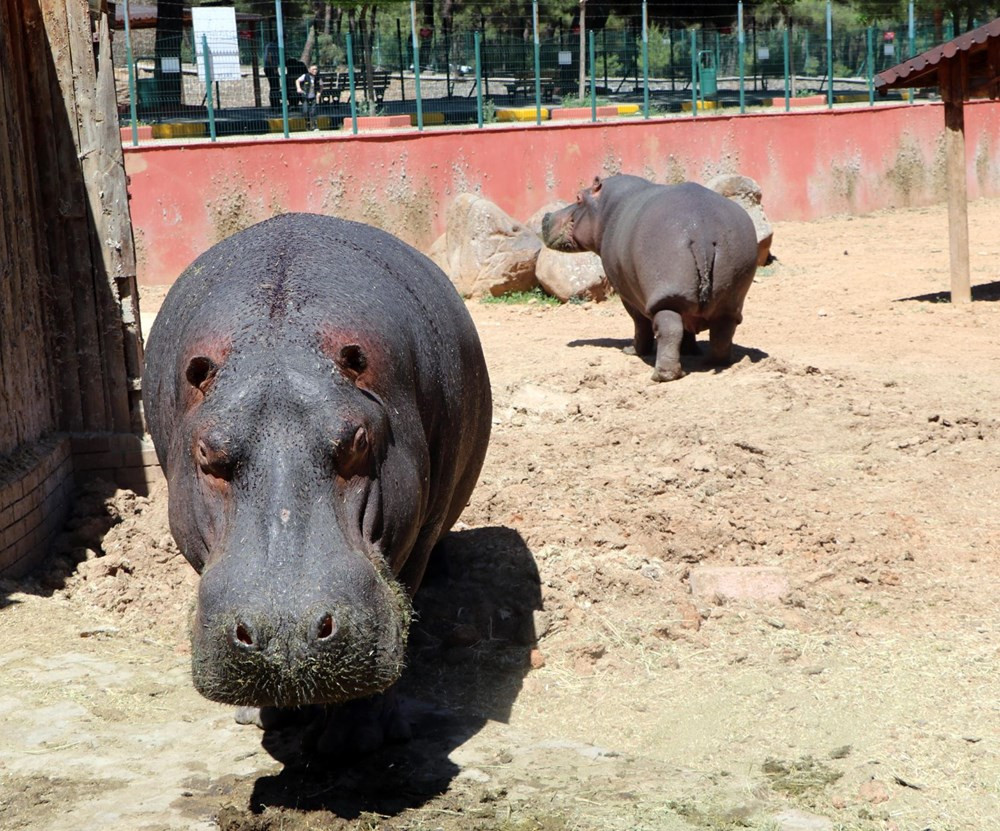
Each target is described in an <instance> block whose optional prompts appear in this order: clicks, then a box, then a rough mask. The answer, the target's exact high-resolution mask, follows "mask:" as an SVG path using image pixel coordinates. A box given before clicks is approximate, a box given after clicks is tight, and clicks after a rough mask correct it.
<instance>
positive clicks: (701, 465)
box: [687, 452, 715, 473]
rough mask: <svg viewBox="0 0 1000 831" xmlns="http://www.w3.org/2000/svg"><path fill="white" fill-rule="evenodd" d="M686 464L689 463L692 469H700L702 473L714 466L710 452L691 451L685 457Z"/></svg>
mask: <svg viewBox="0 0 1000 831" xmlns="http://www.w3.org/2000/svg"><path fill="white" fill-rule="evenodd" d="M687 461H688V464H689V465H691V469H692V470H697V471H701V472H702V473H708V472H709V471H710V470H712V469H713V468H714V467H715V459H714V458H712V455H711V454H710V453H705V452H695V453H692V454H691V455H690V456H688V458H687Z"/></svg>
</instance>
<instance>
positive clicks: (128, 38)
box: [122, 0, 139, 147]
mask: <svg viewBox="0 0 1000 831" xmlns="http://www.w3.org/2000/svg"><path fill="white" fill-rule="evenodd" d="M123 5H124V8H123V9H122V12H123V14H124V15H125V63H127V64H128V100H129V121H131V123H132V146H133V147H136V146H138V144H139V124H138V116H137V113H136V101H135V91H136V90H135V61H134V60H132V30H131V29H130V28H129V20H128V16H129V15H128V0H124V4H123Z"/></svg>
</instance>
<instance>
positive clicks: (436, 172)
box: [125, 102, 1000, 284]
mask: <svg viewBox="0 0 1000 831" xmlns="http://www.w3.org/2000/svg"><path fill="white" fill-rule="evenodd" d="M943 127H944V114H943V112H942V108H941V106H940V105H937V104H917V105H912V106H908V105H902V106H880V107H876V108H867V107H859V108H854V109H849V110H835V111H834V112H832V113H828V112H825V111H822V112H805V113H803V112H793V113H788V114H785V113H782V112H778V113H767V114H760V115H756V114H755V115H743V116H717V117H704V118H697V119H662V120H650V121H643V120H642V119H639V120H630V121H626V122H614V123H601V124H597V125H590V124H584V125H579V124H578V125H569V126H567V125H561V124H547V125H543V126H542V127H536V126H534V125H532V126H530V127H517V126H514V127H497V128H491V129H486V130H475V129H472V130H458V129H455V130H431V131H427V132H425V133H423V134H420V133H418V132H417V131H416V130H413V131H411V132H407V133H404V134H392V135H379V136H364V135H360V136H350V135H349V134H348V135H344V136H341V135H339V134H328V135H324V136H322V137H320V138H306V137H302V138H299V139H296V140H294V141H287V140H284V139H276V140H259V141H253V142H249V141H241V142H229V141H226V142H219V143H217V144H214V145H213V144H210V143H207V142H200V143H197V144H187V145H182V146H178V145H173V146H156V145H148V146H140V147H139V148H131V147H127V148H126V157H125V158H126V167H127V170H128V172H129V174H130V177H131V193H132V203H131V205H132V217H133V222H134V223H135V230H136V245H137V250H138V255H139V280H140V282H142V283H146V284H161V283H170V282H172V281H173V280H174V279H175V278H176V277H177V276H178V274H180V272H181V271H182V270H183V269H184V268H185V267H186V266H187V265H188V264H189V263H190V262H191V260H193V259H194V258H195V257H196V256H197V255H198V254H200V253H201V252H202V251H204V250H205V249H207V248H208V247H209V246H211V245H212V244H214V243H215V242H218V241H219V240H220V239H223V238H224V237H225V236H227V235H229V234H231V233H233V232H234V231H237V230H241V229H242V228H245V227H247V226H249V225H251V224H253V223H254V222H257V221H260V220H262V219H266V218H268V217H270V216H272V215H274V214H276V213H279V212H283V211H316V212H319V213H325V214H334V215H337V216H342V217H346V218H349V219H357V220H361V221H364V222H369V223H371V224H373V225H378V226H380V227H382V228H385V229H386V230H388V231H391V232H392V233H394V234H396V235H398V236H400V237H402V238H403V239H405V240H406V241H407V242H410V243H411V244H413V245H415V246H416V247H418V248H420V249H422V250H426V249H427V248H428V247H429V246H430V244H431V242H432V241H433V240H434V239H435V238H436V237H437V236H438V235H439V234H440V233H441V232H442V231H443V222H444V216H445V213H446V210H447V206H448V204H449V203H450V202H451V200H452V199H453V198H454V197H455V196H456V195H457V194H459V193H461V192H463V191H473V192H478V193H481V194H482V195H483V196H485V197H487V198H488V199H490V200H492V201H493V202H496V203H497V204H498V205H499V206H500V207H501V208H503V210H505V211H506V212H507V213H509V214H511V215H512V216H514V217H515V218H517V219H520V220H522V221H523V220H525V219H527V218H528V217H529V216H531V214H532V213H534V212H535V211H536V210H537V209H538V208H539V207H541V206H542V205H544V204H546V203H547V202H550V201H552V200H554V199H558V198H562V199H567V198H571V197H572V196H573V195H574V194H575V192H576V190H577V189H578V188H579V187H580V186H582V185H584V184H587V183H589V181H590V180H591V179H592V178H593V177H594V176H595V175H598V174H600V175H607V174H612V173H616V172H628V173H637V174H640V175H643V176H646V177H648V178H651V179H653V180H655V181H659V182H664V183H667V182H675V181H680V180H683V179H694V180H696V181H702V182H704V181H707V180H708V179H710V178H711V177H712V176H714V175H715V174H717V173H725V172H735V171H738V172H740V173H743V174H746V175H748V176H752V177H753V178H754V179H756V180H757V181H758V182H759V183H760V184H761V187H762V188H763V192H764V207H765V209H766V211H767V214H768V216H769V217H771V218H772V219H779V220H780V219H810V218H815V217H820V216H826V215H830V214H837V213H865V212H869V211H872V210H876V209H881V208H889V207H898V206H906V205H921V204H931V203H934V202H938V201H941V200H942V199H943V198H944V187H945V184H944V173H943V171H944V160H943ZM966 129H967V137H968V170H969V194H970V198H975V197H977V196H982V195H995V194H998V193H1000V103H993V102H981V103H974V104H969V105H967V107H966Z"/></svg>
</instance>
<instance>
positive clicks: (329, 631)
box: [316, 613, 337, 641]
mask: <svg viewBox="0 0 1000 831" xmlns="http://www.w3.org/2000/svg"><path fill="white" fill-rule="evenodd" d="M336 631H337V625H336V624H335V623H334V621H333V615H331V614H329V613H327V614H325V615H323V617H321V618H320V619H319V626H318V627H317V628H316V639H317V640H321V641H325V640H327V639H328V638H332V637H333V635H334V633H335V632H336Z"/></svg>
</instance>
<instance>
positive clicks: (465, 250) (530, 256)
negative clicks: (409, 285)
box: [430, 193, 542, 297]
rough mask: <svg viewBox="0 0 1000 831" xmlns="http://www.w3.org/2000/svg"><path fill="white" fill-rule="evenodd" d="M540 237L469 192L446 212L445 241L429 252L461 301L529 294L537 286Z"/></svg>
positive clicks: (485, 200) (438, 243)
mask: <svg viewBox="0 0 1000 831" xmlns="http://www.w3.org/2000/svg"><path fill="white" fill-rule="evenodd" d="M541 249H542V241H541V240H540V239H539V237H538V235H537V234H535V233H534V232H533V231H531V230H530V229H529V228H526V227H525V226H524V225H521V224H520V223H519V222H516V221H515V220H514V219H512V218H511V217H510V216H508V215H507V214H506V213H504V212H503V211H502V210H500V208H498V207H497V206H496V205H494V204H493V203H492V202H490V201H489V200H488V199H483V197H481V196H477V195H476V194H473V193H463V194H460V195H459V196H458V197H457V198H456V199H455V201H454V202H452V203H451V205H450V206H449V207H448V214H447V217H446V230H445V234H444V241H443V242H441V241H440V240H438V241H437V242H435V244H434V246H432V249H431V254H430V256H431V259H433V260H434V261H435V262H437V263H438V265H440V266H441V268H442V269H443V270H444V272H445V274H447V275H448V277H449V278H450V279H451V281H452V283H454V285H455V288H457V289H458V292H459V294H461V295H462V296H463V297H482V296H484V295H488V294H492V295H494V296H496V295H500V294H505V293H507V292H510V291H530V290H531V289H533V288H534V287H535V286H537V285H538V281H537V280H536V278H535V262H536V260H537V259H538V252H539V251H540V250H541Z"/></svg>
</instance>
